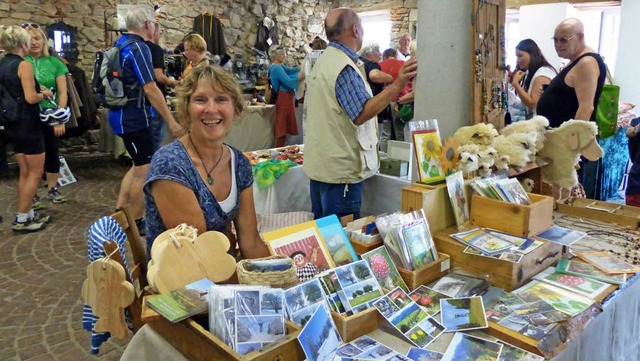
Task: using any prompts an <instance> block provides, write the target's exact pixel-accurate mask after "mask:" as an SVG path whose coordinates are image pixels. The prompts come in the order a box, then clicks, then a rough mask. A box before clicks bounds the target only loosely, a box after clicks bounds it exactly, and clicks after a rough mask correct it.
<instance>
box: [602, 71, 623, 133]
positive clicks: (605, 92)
mask: <svg viewBox="0 0 640 361" xmlns="http://www.w3.org/2000/svg"><path fill="white" fill-rule="evenodd" d="M607 79H609V82H610V83H611V84H605V85H604V87H603V88H602V94H600V99H599V100H598V109H597V110H596V123H597V124H598V135H599V136H600V139H605V138H609V137H610V136H612V135H614V134H616V131H617V130H618V100H619V99H620V87H619V86H617V85H614V84H613V79H612V78H611V74H610V73H609V68H608V67H607Z"/></svg>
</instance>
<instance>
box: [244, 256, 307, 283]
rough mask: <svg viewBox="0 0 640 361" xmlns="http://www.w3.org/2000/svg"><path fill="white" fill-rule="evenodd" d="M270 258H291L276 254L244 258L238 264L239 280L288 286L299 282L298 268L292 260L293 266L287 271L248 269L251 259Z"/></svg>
mask: <svg viewBox="0 0 640 361" xmlns="http://www.w3.org/2000/svg"><path fill="white" fill-rule="evenodd" d="M270 259H289V260H291V258H289V257H287V256H284V255H275V256H270V257H265V258H257V259H243V260H241V261H239V262H238V264H237V265H236V270H237V272H238V282H239V283H240V284H243V285H262V286H270V287H280V288H287V287H290V286H293V285H295V284H297V283H298V275H297V270H298V268H297V267H296V265H295V264H294V263H293V260H291V268H289V269H288V270H285V271H272V272H255V271H249V270H247V268H246V266H247V265H248V264H249V263H250V262H251V261H258V260H262V261H264V260H270Z"/></svg>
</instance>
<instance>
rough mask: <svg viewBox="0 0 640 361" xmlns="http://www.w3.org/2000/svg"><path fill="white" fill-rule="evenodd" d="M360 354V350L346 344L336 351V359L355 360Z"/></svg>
mask: <svg viewBox="0 0 640 361" xmlns="http://www.w3.org/2000/svg"><path fill="white" fill-rule="evenodd" d="M361 353H362V350H361V349H359V348H357V347H356V346H355V345H353V344H350V343H348V344H346V345H344V346H340V348H339V349H338V351H336V357H347V358H355V357H356V356H358V355H359V354H361Z"/></svg>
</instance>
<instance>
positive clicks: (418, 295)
mask: <svg viewBox="0 0 640 361" xmlns="http://www.w3.org/2000/svg"><path fill="white" fill-rule="evenodd" d="M409 297H411V299H412V300H413V301H414V302H415V303H417V304H418V306H420V307H421V308H422V309H423V310H425V311H426V312H427V313H428V314H429V315H431V316H433V315H435V314H437V313H438V312H440V300H441V299H443V298H449V297H451V296H447V295H445V294H444V293H440V292H438V291H435V290H432V289H430V288H429V287H427V286H425V285H421V286H420V287H418V288H416V289H415V290H414V291H413V292H411V293H409Z"/></svg>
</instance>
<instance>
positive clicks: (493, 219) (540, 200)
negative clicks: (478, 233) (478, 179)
mask: <svg viewBox="0 0 640 361" xmlns="http://www.w3.org/2000/svg"><path fill="white" fill-rule="evenodd" d="M527 194H528V195H529V198H530V199H531V201H532V202H533V204H531V205H529V206H524V205H521V204H517V203H509V202H504V201H500V200H496V199H492V198H488V197H482V196H479V195H474V196H473V197H472V201H471V214H470V217H471V223H472V224H474V225H476V226H479V227H486V228H492V229H496V230H498V231H502V232H505V233H509V234H513V235H515V236H519V237H531V236H534V235H536V234H538V233H540V232H542V231H544V230H546V229H548V228H549V227H551V226H552V225H553V203H554V201H553V198H551V197H547V196H541V195H539V194H533V193H527Z"/></svg>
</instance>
